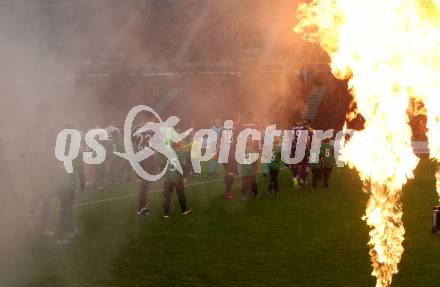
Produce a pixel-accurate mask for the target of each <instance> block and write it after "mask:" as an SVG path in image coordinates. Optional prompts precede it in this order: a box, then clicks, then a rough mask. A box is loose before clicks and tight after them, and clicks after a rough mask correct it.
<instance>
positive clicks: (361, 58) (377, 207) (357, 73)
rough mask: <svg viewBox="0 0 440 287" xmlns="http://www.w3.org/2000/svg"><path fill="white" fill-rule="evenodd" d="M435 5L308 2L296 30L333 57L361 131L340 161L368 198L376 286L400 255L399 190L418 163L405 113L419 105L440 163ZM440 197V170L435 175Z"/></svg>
mask: <svg viewBox="0 0 440 287" xmlns="http://www.w3.org/2000/svg"><path fill="white" fill-rule="evenodd" d="M439 1H440V0H312V1H311V3H309V4H303V5H301V6H300V8H299V24H298V26H297V27H296V28H295V31H296V32H298V33H301V34H303V35H304V37H305V39H306V40H309V41H311V42H317V43H319V44H320V45H321V47H322V48H323V49H325V50H326V51H327V53H328V54H329V55H330V57H331V68H332V73H333V74H334V75H335V76H336V77H337V78H339V79H350V80H349V89H350V91H351V93H352V95H353V97H354V101H355V102H356V104H357V112H358V113H359V114H361V115H362V116H363V117H364V119H365V128H364V130H362V131H359V132H356V133H355V134H354V135H353V137H352V138H351V140H350V141H349V142H348V143H346V144H345V146H344V149H343V151H342V157H343V159H344V160H345V161H346V162H348V164H349V165H350V166H351V167H354V168H356V169H357V171H358V172H359V175H360V177H361V179H362V181H363V182H364V186H365V190H366V191H368V192H369V193H370V194H371V197H370V200H369V202H368V206H367V209H366V214H365V216H364V219H365V220H366V222H367V224H368V226H370V227H371V231H370V241H369V246H370V255H371V259H372V267H373V273H372V274H373V275H374V276H375V277H377V284H376V286H390V285H391V281H392V277H393V274H395V273H397V272H398V269H397V265H398V263H399V262H400V259H401V255H402V253H403V246H402V242H403V240H404V233H405V230H404V227H403V223H402V215H403V214H402V207H401V202H400V196H401V190H402V187H403V185H404V184H405V183H406V182H407V180H408V178H412V177H413V170H414V169H415V167H416V166H417V163H418V158H417V157H416V156H415V155H414V152H413V149H412V145H411V137H412V133H411V128H410V126H409V116H408V114H409V113H411V111H410V110H409V109H408V107H409V105H410V103H411V101H416V102H423V103H424V106H425V108H426V111H425V113H426V115H427V118H428V122H427V128H428V129H429V131H428V139H429V147H430V152H431V157H432V158H433V159H436V160H437V161H440V100H439V97H440V81H439V79H440V13H439V11H440V9H439V6H440V4H439ZM437 180H438V183H437V189H438V192H439V196H440V170H439V171H438V172H437Z"/></svg>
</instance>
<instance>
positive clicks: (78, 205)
mask: <svg viewBox="0 0 440 287" xmlns="http://www.w3.org/2000/svg"><path fill="white" fill-rule="evenodd" d="M283 169H286V167H282V168H281V170H283ZM261 173H262V172H258V173H257V174H261ZM237 177H238V178H241V175H239V176H236V177H235V178H237ZM223 180H224V179H223V178H218V179H213V180H208V181H202V182H195V183H190V184H187V185H185V187H192V186H198V185H204V184H209V183H214V182H220V181H223ZM162 190H163V188H158V189H153V190H149V191H148V192H159V191H162ZM138 195H139V193H138V192H137V193H130V194H127V195H122V196H116V197H110V198H106V199H100V200H94V201H89V202H84V203H80V204H76V205H74V206H73V207H74V208H79V207H85V206H90V205H96V204H100V203H104V202H111V201H116V200H120V199H127V198H131V197H135V196H138Z"/></svg>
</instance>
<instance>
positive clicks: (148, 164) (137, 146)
mask: <svg viewBox="0 0 440 287" xmlns="http://www.w3.org/2000/svg"><path fill="white" fill-rule="evenodd" d="M143 125H144V124H140V125H138V126H136V127H134V128H133V132H132V143H133V149H134V151H135V152H140V151H142V150H143V149H144V148H147V147H150V140H151V138H152V137H153V135H154V131H151V130H146V131H145V132H143V133H142V134H140V135H135V133H136V132H137V131H138V130H139V129H140V128H141V127H142V126H143ZM140 165H141V166H142V168H143V169H144V170H145V171H146V172H148V173H150V174H151V173H153V172H154V169H155V158H154V156H150V157H148V158H146V159H144V160H143V161H141V162H140Z"/></svg>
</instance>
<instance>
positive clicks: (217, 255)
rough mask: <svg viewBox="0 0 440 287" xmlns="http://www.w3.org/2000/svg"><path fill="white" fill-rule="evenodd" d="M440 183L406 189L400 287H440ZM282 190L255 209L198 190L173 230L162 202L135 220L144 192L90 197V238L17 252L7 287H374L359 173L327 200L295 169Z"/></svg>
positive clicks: (428, 176)
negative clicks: (435, 210)
mask: <svg viewBox="0 0 440 287" xmlns="http://www.w3.org/2000/svg"><path fill="white" fill-rule="evenodd" d="M433 178H434V165H433V164H431V163H430V162H428V161H426V160H425V161H422V162H421V164H420V165H419V167H418V169H417V171H416V179H414V180H411V181H410V182H409V183H408V185H407V186H406V187H405V189H404V193H403V198H402V201H403V203H404V224H405V228H406V231H407V233H406V236H405V242H404V247H405V253H404V255H403V258H402V262H401V264H400V265H399V269H400V272H399V274H398V275H397V276H395V280H394V282H393V286H438V282H440V262H439V260H440V236H435V235H433V234H432V233H431V231H430V227H431V210H432V207H433V205H434V204H435V203H436V197H437V196H436V194H435V192H434V190H435V184H434V179H433ZM213 179H214V178H209V177H207V176H204V177H197V178H194V179H191V181H190V183H197V182H200V181H212V180H213ZM258 180H259V187H260V191H264V192H265V189H266V188H265V187H266V184H267V183H266V181H267V180H266V179H264V178H262V177H259V179H258ZM280 182H281V187H282V193H280V194H279V195H277V196H274V197H271V198H266V197H264V196H263V197H262V198H261V199H258V200H256V199H249V200H248V201H244V202H243V201H240V200H239V199H235V200H233V201H231V202H227V201H225V200H224V199H223V197H222V193H223V189H224V184H223V182H222V181H221V178H220V179H218V178H217V180H214V182H211V183H205V184H195V185H191V186H189V187H187V190H186V193H187V194H186V195H187V202H188V205H189V206H191V207H192V208H193V213H192V214H191V215H189V216H185V217H184V216H181V215H180V214H179V210H178V207H177V199H176V197H175V195H174V197H173V213H172V216H171V218H170V219H163V218H161V215H162V208H161V204H162V193H161V192H154V193H151V194H150V195H149V196H150V204H151V215H150V216H149V217H137V216H136V215H135V210H136V205H137V198H136V197H135V196H131V195H132V194H133V193H135V192H136V191H137V189H138V187H137V185H136V184H127V185H122V186H118V187H114V188H111V189H109V190H106V191H104V192H91V193H85V194H81V195H79V196H78V204H79V206H78V207H77V208H76V209H75V213H76V218H75V221H76V222H77V224H78V226H79V227H80V229H81V234H80V236H79V237H78V238H76V239H75V240H74V242H73V243H72V244H71V245H69V246H57V245H55V244H54V243H53V240H47V239H44V238H39V237H36V236H34V235H29V237H27V238H26V239H27V240H25V241H23V242H17V243H16V244H15V245H13V246H14V247H13V248H11V249H10V250H9V253H8V254H9V255H3V256H2V258H1V259H0V262H1V266H0V286H45V287H46V286H124V287H125V286H228V287H230V286H240V287H241V286H374V282H375V281H374V278H372V277H371V275H370V273H371V268H370V258H369V255H368V247H367V245H366V243H367V241H368V228H367V227H366V226H365V223H364V222H363V221H362V220H361V216H362V215H363V213H364V209H365V206H366V202H367V199H368V195H367V194H364V193H362V192H361V184H360V182H359V180H358V177H357V175H356V173H355V172H353V171H350V170H348V169H338V170H336V171H335V172H334V173H333V176H332V179H331V186H330V188H329V189H327V190H325V189H323V188H321V189H319V190H317V191H311V190H310V189H309V188H306V189H305V190H293V189H292V188H291V187H290V186H291V182H290V177H289V172H288V171H287V170H283V171H282V172H281V175H280ZM157 188H159V185H156V186H155V187H154V189H157ZM234 193H235V194H236V195H238V193H239V184H238V182H236V183H235V184H234ZM114 197H120V198H119V199H116V200H109V201H105V200H107V199H109V198H114ZM97 200H98V201H99V200H104V201H103V202H96V201H97ZM91 201H92V202H95V203H93V204H86V205H84V203H87V202H91ZM81 204H82V205H81ZM54 217H55V214H54Z"/></svg>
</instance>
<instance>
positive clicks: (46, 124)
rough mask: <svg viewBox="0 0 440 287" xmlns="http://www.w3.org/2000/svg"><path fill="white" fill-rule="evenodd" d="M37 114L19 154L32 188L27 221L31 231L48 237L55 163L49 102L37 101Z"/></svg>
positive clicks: (53, 130)
mask: <svg viewBox="0 0 440 287" xmlns="http://www.w3.org/2000/svg"><path fill="white" fill-rule="evenodd" d="M37 113H38V121H37V122H36V123H35V124H34V125H33V126H32V127H31V129H30V130H29V131H28V132H27V136H26V138H25V148H24V150H25V152H24V154H23V156H24V160H25V161H26V165H27V168H28V176H29V179H30V184H31V189H32V199H31V204H30V215H31V218H30V222H31V225H32V226H33V227H34V231H36V232H37V233H42V234H43V235H45V236H49V235H55V233H54V232H52V231H50V230H49V217H50V204H51V200H52V199H53V198H55V196H56V192H55V182H54V178H53V175H54V174H55V173H56V170H57V163H58V161H57V160H56V158H55V155H54V152H53V151H54V149H55V142H56V132H55V129H54V128H53V127H52V126H51V125H50V120H51V119H50V115H51V106H50V104H48V103H42V104H40V105H39V106H38V109H37Z"/></svg>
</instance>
